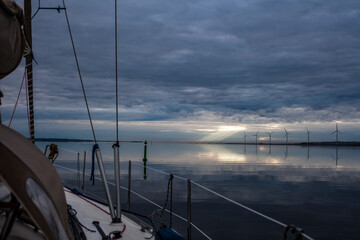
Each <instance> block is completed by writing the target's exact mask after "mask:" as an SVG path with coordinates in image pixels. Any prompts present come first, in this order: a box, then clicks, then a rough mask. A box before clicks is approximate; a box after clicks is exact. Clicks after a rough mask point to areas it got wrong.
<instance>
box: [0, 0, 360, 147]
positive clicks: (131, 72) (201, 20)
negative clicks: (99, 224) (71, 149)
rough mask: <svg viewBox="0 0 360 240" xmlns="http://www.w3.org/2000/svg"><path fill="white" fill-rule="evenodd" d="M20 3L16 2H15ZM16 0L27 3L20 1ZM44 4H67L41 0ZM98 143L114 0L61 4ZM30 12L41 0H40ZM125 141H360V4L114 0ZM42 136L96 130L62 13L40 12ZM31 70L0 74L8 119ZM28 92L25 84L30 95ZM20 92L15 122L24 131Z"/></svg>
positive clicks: (106, 105) (110, 85)
mask: <svg viewBox="0 0 360 240" xmlns="http://www.w3.org/2000/svg"><path fill="white" fill-rule="evenodd" d="M17 2H19V1H17ZM19 4H20V2H19ZM41 4H42V6H44V7H45V6H46V7H48V6H58V5H61V4H62V3H61V1H59V0H47V1H45V0H43V1H41ZM66 4H67V8H68V14H69V18H70V22H71V27H72V31H73V36H74V39H75V44H76V48H77V51H78V56H79V62H80V68H81V70H82V74H83V79H84V83H85V88H86V90H87V94H88V98H89V104H90V109H91V112H92V116H93V119H94V125H95V128H96V134H97V137H98V138H99V139H114V136H115V130H114V129H115V93H114V88H115V80H114V78H115V72H114V69H115V64H114V54H115V53H114V1H109V0H105V1H95V0H91V1H90V0H87V1H79V0H76V1H75V0H67V1H66ZM33 5H34V6H33V7H34V10H36V8H37V1H33ZM118 7H119V8H118V38H119V40H118V43H119V51H118V54H119V64H118V66H119V76H120V77H119V86H120V88H119V94H120V95H119V102H120V110H119V118H120V138H121V139H122V140H144V139H151V140H172V141H174V140H187V141H201V140H203V141H243V134H244V132H246V134H247V135H248V138H247V139H248V141H254V140H255V137H254V136H252V135H253V134H255V133H256V132H257V131H259V136H260V137H261V138H262V139H263V141H265V140H266V134H265V132H274V134H273V140H274V141H284V127H285V128H287V130H288V131H290V132H291V135H289V138H290V141H305V139H306V129H305V127H307V128H308V129H309V130H310V131H311V140H314V141H326V140H329V141H330V140H333V139H335V136H334V135H330V133H331V132H332V131H334V130H335V123H336V122H337V123H338V124H339V128H340V131H342V134H341V135H340V139H342V140H359V141H360V124H359V120H360V111H359V110H360V81H359V80H360V79H359V78H360V39H359V38H360V1H359V0H342V1H339V0H183V1H174V0H131V1H130V0H119V1H118ZM33 51H34V54H35V58H36V60H37V62H38V65H36V66H35V69H34V74H35V76H34V78H35V80H34V87H35V116H36V123H35V124H36V129H35V131H36V135H37V137H76V138H90V137H91V130H90V126H89V121H88V120H87V114H86V108H85V104H84V100H83V97H82V93H81V86H80V82H79V78H78V75H77V70H76V65H75V61H74V57H73V53H72V48H71V42H70V39H69V34H68V31H67V25H66V20H65V15H64V12H61V13H60V14H58V13H57V12H56V11H51V10H41V11H40V12H39V13H38V14H37V16H36V17H35V18H34V20H33ZM23 71H24V68H23V64H22V65H21V66H20V67H19V68H18V69H17V71H15V72H14V73H13V74H12V75H10V76H8V77H6V78H5V79H3V80H1V82H0V84H1V85H0V86H1V89H2V91H3V92H4V94H5V98H4V99H3V105H2V118H3V122H5V123H8V122H9V119H10V116H11V112H12V109H13V107H14V103H15V100H16V97H17V93H18V89H19V86H20V83H21V77H22V74H23ZM24 93H25V92H23V94H24ZM23 96H24V95H22V97H21V100H20V105H19V106H18V109H17V112H16V114H15V117H14V118H15V120H14V121H13V123H12V127H14V128H15V129H17V130H19V131H20V132H22V133H23V134H24V135H28V132H27V130H26V122H27V120H26V114H25V113H26V105H25V98H24V97H23Z"/></svg>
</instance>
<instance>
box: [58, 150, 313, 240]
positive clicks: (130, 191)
mask: <svg viewBox="0 0 360 240" xmlns="http://www.w3.org/2000/svg"><path fill="white" fill-rule="evenodd" d="M79 162H80V160H79V154H78V161H77V170H75V169H72V168H68V167H65V166H62V165H59V164H56V163H54V165H55V167H57V168H62V169H65V170H68V171H72V172H76V173H77V182H78V186H81V185H82V188H84V176H85V175H86V176H90V174H87V173H85V168H83V171H81V166H80V163H79ZM124 164H126V162H122V165H124ZM84 166H85V165H84ZM135 167H138V168H141V169H142V168H144V179H146V178H145V175H146V170H150V171H152V172H154V173H157V174H161V175H164V176H170V175H172V176H173V177H174V179H176V180H179V181H181V182H183V183H185V185H186V192H187V194H186V202H187V209H186V215H187V216H186V217H183V216H181V215H180V214H178V213H176V212H174V211H170V210H169V208H165V211H166V212H168V213H169V214H170V215H172V216H174V217H176V218H177V219H179V220H181V221H183V222H186V224H187V239H188V240H190V239H191V238H192V237H191V235H192V234H191V233H192V228H194V229H196V231H198V232H199V233H200V234H201V235H202V236H203V237H205V238H206V239H212V238H211V237H210V236H209V235H208V234H206V233H205V231H203V230H202V229H201V228H200V227H199V226H197V225H196V224H195V223H194V222H193V221H192V219H191V215H192V210H191V205H192V187H193V186H195V187H198V188H200V189H202V190H204V191H206V192H208V193H210V194H212V195H215V196H217V197H219V198H221V199H223V200H225V201H227V202H229V203H231V204H233V205H235V206H237V207H240V208H242V209H245V210H247V211H249V212H251V213H253V214H256V215H258V216H259V217H262V218H264V219H266V220H268V221H270V222H273V223H275V224H277V225H279V226H281V227H282V228H285V229H288V228H289V227H292V228H294V226H292V225H289V224H285V223H283V222H281V221H279V220H276V219H275V218H272V217H270V216H267V215H265V214H263V213H261V212H259V211H256V210H254V209H252V208H250V207H248V206H246V205H244V204H242V203H240V202H238V201H235V200H233V199H231V198H229V197H226V196H224V195H223V194H220V193H218V192H216V191H214V190H212V189H210V188H208V187H206V186H204V185H202V184H200V183H198V182H196V181H193V180H191V179H187V178H184V177H182V176H179V175H176V174H171V173H168V172H165V171H162V170H159V169H156V168H154V167H152V166H146V165H144V163H142V162H140V161H139V162H136V161H128V168H127V183H128V184H127V186H123V185H121V189H122V190H125V191H127V202H126V206H127V210H130V209H131V196H132V195H134V196H136V197H138V198H140V199H142V200H144V201H146V202H148V203H150V204H152V205H153V206H155V207H157V208H160V209H161V208H162V207H163V206H161V205H160V204H158V203H156V202H155V201H152V200H150V199H149V198H148V197H145V196H144V195H143V194H140V193H139V192H137V191H134V190H133V189H132V185H131V183H132V181H134V179H135V178H134V177H132V176H133V171H134V168H135ZM122 169H123V170H122V171H124V166H123V167H122ZM138 170H139V169H138ZM80 175H82V176H83V180H82V183H81V180H80ZM137 178H138V179H139V177H137ZM95 179H96V180H99V181H102V180H101V178H99V177H95ZM108 183H109V185H111V186H115V183H113V182H111V181H108ZM295 228H296V227H295ZM295 230H299V229H297V228H296V229H295ZM301 235H302V236H303V237H304V238H306V239H309V240H313V238H312V237H310V236H309V235H307V234H305V233H303V232H302V233H301Z"/></svg>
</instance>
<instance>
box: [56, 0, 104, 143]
mask: <svg viewBox="0 0 360 240" xmlns="http://www.w3.org/2000/svg"><path fill="white" fill-rule="evenodd" d="M62 2H63V6H64V11H65V17H66V22H67V26H68V29H69V34H70V39H71V44H72V48H73V51H74V57H75V61H76V67H77V70H78V73H79V78H80V83H81V88H82V91H83V94H84V100H85V104H86V109H87V113H88V116H89V121H90V125H91V131H92V134H93V137H94V142H95V143H97V141H96V136H95V130H94V126H93V123H92V120H91V114H90V109H89V104H88V101H87V97H86V92H85V88H84V82H83V80H82V76H81V71H80V66H79V61H78V58H77V54H76V50H75V44H74V40H73V36H72V33H71V28H70V22H69V17H68V14H67V10H66V6H65V0H62Z"/></svg>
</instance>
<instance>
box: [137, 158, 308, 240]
mask: <svg viewBox="0 0 360 240" xmlns="http://www.w3.org/2000/svg"><path fill="white" fill-rule="evenodd" d="M133 164H134V165H139V166H141V164H139V163H133ZM147 168H149V169H151V170H153V171H156V172H159V173H163V174H167V175H168V174H169V173H166V172H164V171H160V170H157V169H154V168H150V167H147ZM173 176H174V177H175V178H179V179H183V180H187V179H186V178H183V177H180V176H176V175H173ZM191 183H193V184H195V185H196V186H198V187H200V188H202V189H204V190H206V191H208V192H211V193H212V194H214V195H216V196H218V197H220V198H223V199H225V200H227V201H229V202H231V203H233V204H235V205H237V206H239V207H242V208H244V209H246V210H248V211H250V212H252V213H255V214H257V215H259V216H261V217H263V218H266V219H268V220H269V221H272V222H274V223H277V224H279V225H280V226H283V227H287V226H288V225H287V224H285V223H282V222H280V221H278V220H276V219H273V218H271V217H269V216H267V215H265V214H262V213H260V212H258V211H256V210H254V209H251V208H249V207H247V206H245V205H243V204H241V203H238V202H236V201H234V200H232V199H230V198H228V197H225V196H224V195H221V194H220V193H217V192H215V191H213V190H211V189H209V188H207V187H205V186H203V185H201V184H199V183H197V182H194V181H191ZM302 235H303V236H304V237H306V238H307V239H309V240H314V239H313V238H311V237H310V236H308V235H306V234H305V233H302Z"/></svg>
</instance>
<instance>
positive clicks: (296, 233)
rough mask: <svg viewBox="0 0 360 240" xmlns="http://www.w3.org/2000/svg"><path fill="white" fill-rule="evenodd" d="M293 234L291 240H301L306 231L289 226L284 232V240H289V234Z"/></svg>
mask: <svg viewBox="0 0 360 240" xmlns="http://www.w3.org/2000/svg"><path fill="white" fill-rule="evenodd" d="M289 231H290V232H291V234H292V236H293V238H291V240H301V239H303V238H302V234H303V233H304V231H303V230H302V229H301V228H297V227H296V226H294V225H291V224H290V225H287V226H286V228H285V230H284V240H287V234H288V232H289Z"/></svg>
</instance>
